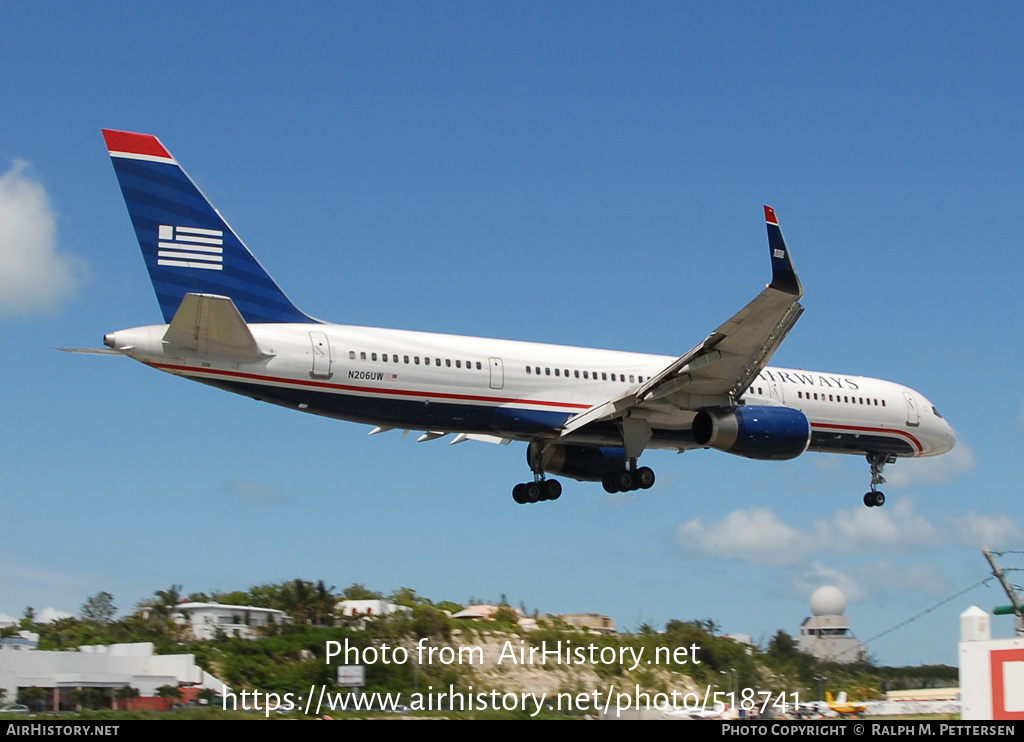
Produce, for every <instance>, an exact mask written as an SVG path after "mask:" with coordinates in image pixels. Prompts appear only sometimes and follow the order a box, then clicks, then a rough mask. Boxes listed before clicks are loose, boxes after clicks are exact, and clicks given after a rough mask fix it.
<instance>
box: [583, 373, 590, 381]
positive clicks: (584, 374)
mask: <svg viewBox="0 0 1024 742" xmlns="http://www.w3.org/2000/svg"><path fill="white" fill-rule="evenodd" d="M583 378H584V379H589V378H590V374H588V373H587V372H586V371H584V372H583Z"/></svg>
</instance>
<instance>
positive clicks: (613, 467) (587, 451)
mask: <svg viewBox="0 0 1024 742" xmlns="http://www.w3.org/2000/svg"><path fill="white" fill-rule="evenodd" d="M526 461H527V462H528V463H529V464H530V468H531V469H534V468H537V467H538V466H539V468H540V469H541V470H542V471H544V472H547V473H548V474H560V475H562V476H566V477H569V478H571V479H576V480H578V481H581V482H600V481H601V478H602V477H604V475H605V474H608V473H609V472H613V471H622V470H623V469H625V468H626V449H624V448H623V447H622V446H578V445H571V446H570V445H561V444H559V443H541V442H539V441H533V442H532V443H530V445H529V446H528V447H527V449H526Z"/></svg>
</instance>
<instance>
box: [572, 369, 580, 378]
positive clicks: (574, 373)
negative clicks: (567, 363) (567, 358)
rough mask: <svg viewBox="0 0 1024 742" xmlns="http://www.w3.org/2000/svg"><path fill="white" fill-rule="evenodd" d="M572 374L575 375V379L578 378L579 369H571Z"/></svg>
mask: <svg viewBox="0 0 1024 742" xmlns="http://www.w3.org/2000/svg"><path fill="white" fill-rule="evenodd" d="M573 375H575V377H576V378H577V379H578V378H580V372H579V369H577V370H575V371H573Z"/></svg>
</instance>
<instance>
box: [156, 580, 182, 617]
mask: <svg viewBox="0 0 1024 742" xmlns="http://www.w3.org/2000/svg"><path fill="white" fill-rule="evenodd" d="M181 588H182V586H181V585H171V587H170V588H169V589H167V590H157V591H156V592H155V593H154V595H155V596H156V604H155V605H154V606H153V612H154V613H156V614H157V615H158V616H159V617H160V618H172V617H173V616H174V609H175V608H177V607H178V601H179V600H181Z"/></svg>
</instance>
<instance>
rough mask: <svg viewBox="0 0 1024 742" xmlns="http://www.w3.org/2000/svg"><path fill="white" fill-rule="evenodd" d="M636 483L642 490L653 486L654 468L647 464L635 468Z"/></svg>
mask: <svg viewBox="0 0 1024 742" xmlns="http://www.w3.org/2000/svg"><path fill="white" fill-rule="evenodd" d="M636 483H637V485H639V487H640V489H642V490H649V489H650V488H651V487H653V486H654V470H653V469H651V468H650V467H649V466H641V467H640V468H639V469H637V470H636Z"/></svg>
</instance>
